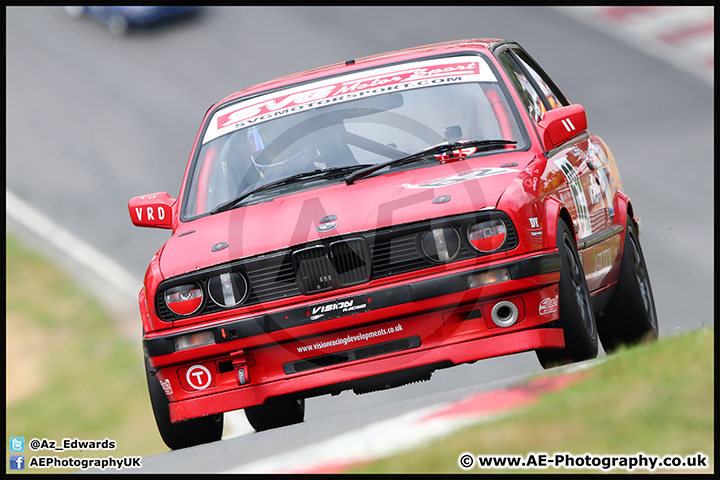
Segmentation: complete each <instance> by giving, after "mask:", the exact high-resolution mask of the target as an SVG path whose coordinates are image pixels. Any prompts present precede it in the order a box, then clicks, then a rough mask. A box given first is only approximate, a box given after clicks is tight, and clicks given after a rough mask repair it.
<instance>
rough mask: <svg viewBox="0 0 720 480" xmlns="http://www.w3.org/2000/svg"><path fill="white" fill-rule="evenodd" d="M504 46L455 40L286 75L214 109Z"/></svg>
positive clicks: (494, 40)
mask: <svg viewBox="0 0 720 480" xmlns="http://www.w3.org/2000/svg"><path fill="white" fill-rule="evenodd" d="M501 42H506V40H501V39H497V38H479V39H465V40H454V41H449V42H442V43H434V44H431V45H423V46H418V47H412V48H406V49H402V50H395V51H392V52H387V53H380V54H377V55H371V56H367V57H362V58H358V59H352V60H347V61H345V62H342V63H334V64H331V65H326V66H324V67H318V68H314V69H310V70H305V71H303V72H298V73H293V74H290V75H285V76H282V77H278V78H276V79H273V80H269V81H266V82H262V83H258V84H256V85H253V86H250V87H247V88H243V89H242V90H239V91H237V92H235V93H233V94H232V95H229V96H228V97H226V98H224V99H222V100H221V101H219V102H217V103H216V104H215V105H214V106H213V108H214V107H215V106H218V105H221V104H224V103H227V102H231V101H233V100H236V99H238V98H241V97H245V96H252V95H254V94H258V93H261V92H267V91H270V90H275V89H277V88H282V87H286V86H288V85H293V84H297V83H301V82H305V81H311V80H315V79H318V78H322V77H328V76H332V75H339V74H346V73H350V72H354V71H357V70H362V69H365V68H369V67H376V66H382V65H387V64H391V63H395V62H401V61H404V60H411V59H416V58H420V57H426V56H434V55H443V54H450V53H456V52H462V51H467V50H476V51H483V50H484V51H490V50H491V49H492V47H493V46H494V45H496V44H498V43H501ZM213 108H211V109H210V110H212V109H213Z"/></svg>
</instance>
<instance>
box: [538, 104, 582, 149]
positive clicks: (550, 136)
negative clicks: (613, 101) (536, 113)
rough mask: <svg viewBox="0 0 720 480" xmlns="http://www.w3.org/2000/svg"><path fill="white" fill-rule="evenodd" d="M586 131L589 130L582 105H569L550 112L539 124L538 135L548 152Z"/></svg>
mask: <svg viewBox="0 0 720 480" xmlns="http://www.w3.org/2000/svg"><path fill="white" fill-rule="evenodd" d="M585 130H587V117H586V116H585V109H584V108H583V107H582V105H568V106H567V107H560V108H554V109H552V110H548V111H547V112H545V114H544V115H543V118H542V119H541V120H540V122H538V133H540V138H542V142H543V146H544V147H545V151H546V152H549V151H550V150H552V149H553V148H555V147H557V146H560V145H562V144H563V143H565V142H567V141H568V140H570V139H571V138H573V137H575V136H577V135H579V134H581V133H582V132H584V131H585Z"/></svg>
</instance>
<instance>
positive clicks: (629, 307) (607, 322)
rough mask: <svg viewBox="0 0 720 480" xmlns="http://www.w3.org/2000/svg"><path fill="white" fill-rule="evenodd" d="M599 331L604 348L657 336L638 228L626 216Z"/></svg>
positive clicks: (656, 325)
mask: <svg viewBox="0 0 720 480" xmlns="http://www.w3.org/2000/svg"><path fill="white" fill-rule="evenodd" d="M598 331H599V333H600V340H601V341H602V344H603V348H604V349H605V351H606V352H612V351H613V350H617V348H618V347H620V346H621V345H633V344H636V343H639V342H641V341H643V340H646V339H647V340H655V339H656V338H657V337H658V321H657V313H656V311H655V299H654V298H653V293H652V287H650V277H649V276H648V272H647V267H646V265H645V257H644V256H643V252H642V248H640V241H639V240H638V235H637V228H636V227H635V225H634V223H633V222H632V220H631V219H630V218H629V217H628V223H627V230H626V232H625V246H624V247H623V257H622V260H621V263H620V273H619V274H618V282H617V285H616V286H615V291H614V292H613V294H612V297H611V298H610V301H609V302H608V304H607V305H606V306H605V309H604V310H603V316H602V317H601V318H600V320H599V321H598Z"/></svg>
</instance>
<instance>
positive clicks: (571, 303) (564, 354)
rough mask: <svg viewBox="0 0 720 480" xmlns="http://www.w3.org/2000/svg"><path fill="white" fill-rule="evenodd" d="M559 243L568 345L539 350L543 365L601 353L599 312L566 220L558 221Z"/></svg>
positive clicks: (563, 321) (561, 310)
mask: <svg viewBox="0 0 720 480" xmlns="http://www.w3.org/2000/svg"><path fill="white" fill-rule="evenodd" d="M557 246H558V250H559V252H560V257H561V259H562V267H561V270H560V283H559V285H558V290H559V292H558V293H559V296H560V298H559V304H560V305H559V314H560V318H559V319H558V320H557V322H558V324H559V326H560V327H562V329H563V334H564V336H565V347H564V348H561V349H552V350H550V349H548V350H536V351H535V353H536V355H537V358H538V360H539V361H540V365H542V366H543V368H551V367H555V366H558V365H565V364H568V363H573V362H580V361H582V360H589V359H591V358H595V357H597V354H598V334H597V328H596V325H595V314H594V313H593V309H592V304H591V303H590V292H589V291H588V287H587V282H586V280H585V271H584V270H583V267H582V264H581V263H580V257H579V255H578V253H577V249H576V247H575V240H574V238H573V236H572V234H571V233H570V228H569V227H568V226H567V224H566V223H565V222H564V221H562V220H558V230H557Z"/></svg>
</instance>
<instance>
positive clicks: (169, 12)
mask: <svg viewBox="0 0 720 480" xmlns="http://www.w3.org/2000/svg"><path fill="white" fill-rule="evenodd" d="M199 8H200V7H193V6H184V7H148V6H144V7H65V12H67V14H68V15H70V16H71V17H73V18H80V17H83V16H87V17H90V18H92V19H95V20H98V21H100V22H102V23H104V24H105V25H107V27H108V28H109V29H110V32H111V33H112V34H114V35H124V34H125V33H126V32H127V30H128V28H130V27H135V26H143V25H149V24H153V23H158V22H160V21H163V20H166V19H169V18H172V17H177V16H183V15H189V14H192V13H195V12H196V11H197V10H198V9H199Z"/></svg>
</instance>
